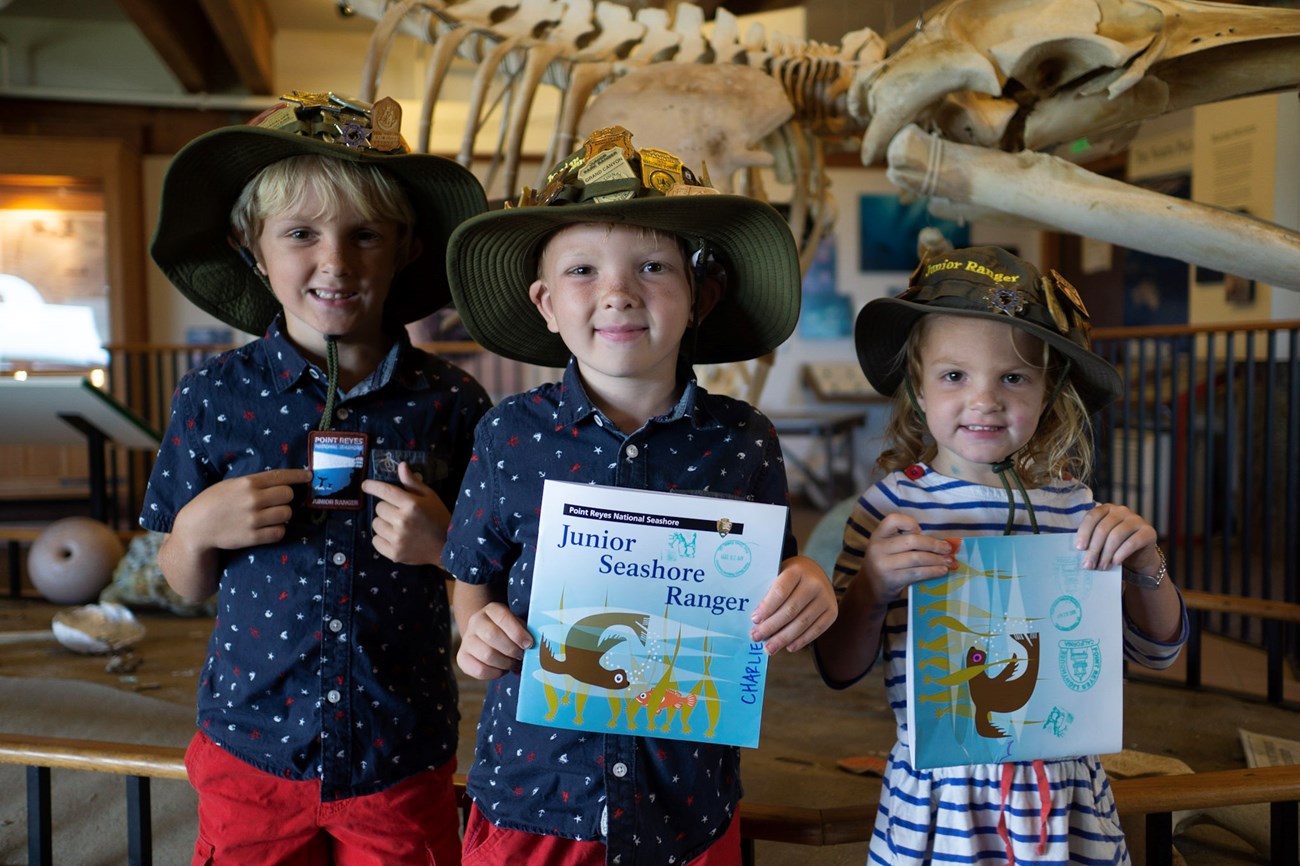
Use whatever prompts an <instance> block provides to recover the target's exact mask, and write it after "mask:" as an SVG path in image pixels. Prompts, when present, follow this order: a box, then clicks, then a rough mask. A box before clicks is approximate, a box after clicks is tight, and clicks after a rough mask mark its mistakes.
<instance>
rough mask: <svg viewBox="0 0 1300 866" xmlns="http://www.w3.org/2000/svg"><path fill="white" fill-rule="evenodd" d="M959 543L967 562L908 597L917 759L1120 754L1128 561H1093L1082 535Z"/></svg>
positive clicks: (923, 764) (927, 762) (910, 700)
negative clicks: (1077, 544) (1101, 565)
mask: <svg viewBox="0 0 1300 866" xmlns="http://www.w3.org/2000/svg"><path fill="white" fill-rule="evenodd" d="M954 542H960V547H958V549H957V551H956V554H955V556H956V560H957V567H956V569H955V570H954V571H951V572H949V574H948V575H946V576H944V577H938V578H934V579H932V580H924V581H920V582H919V583H915V584H913V585H912V588H911V592H910V593H909V595H908V668H907V671H908V676H907V716H908V719H907V721H908V731H909V733H910V736H911V748H912V764H913V766H915V767H916V768H918V769H932V768H935V767H951V766H960V765H964V764H988V763H1002V762H1006V761H1031V760H1035V759H1038V758H1062V757H1072V756H1078V755H1092V754H1106V753H1109V752H1117V751H1119V750H1120V749H1121V748H1122V745H1123V744H1122V727H1123V692H1122V688H1123V682H1122V678H1123V665H1122V662H1123V643H1122V641H1123V636H1122V621H1121V618H1120V617H1121V614H1120V569H1119V567H1118V566H1116V567H1114V568H1111V569H1108V570H1106V571H1092V570H1088V569H1085V568H1083V565H1082V562H1083V553H1082V552H1081V551H1078V550H1075V549H1074V534H1073V533H1069V534H1061V535H1023V536H982V537H977V538H962V539H954Z"/></svg>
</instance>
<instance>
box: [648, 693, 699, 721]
mask: <svg viewBox="0 0 1300 866" xmlns="http://www.w3.org/2000/svg"><path fill="white" fill-rule="evenodd" d="M695 701H696V696H695V695H694V694H693V693H692V694H689V695H684V694H682V693H681V692H679V691H674V690H673V689H665V690H664V693H663V697H661V698H660V699H659V703H658V704H657V705H656V706H655V707H654V708H653V709H651V710H650V715H651V717H653V716H656V715H658V713H659V711H660V710H662V709H664V708H665V707H666V708H668V709H670V710H680V709H681V708H682V707H693V706H695ZM636 702H637V703H638V704H640V705H641V706H643V707H647V708H648V707H649V706H650V693H649V692H642V693H641V694H639V695H637V696H636Z"/></svg>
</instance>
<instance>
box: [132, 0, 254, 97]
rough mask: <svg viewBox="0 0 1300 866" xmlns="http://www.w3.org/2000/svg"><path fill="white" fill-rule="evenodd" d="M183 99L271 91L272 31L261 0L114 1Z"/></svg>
mask: <svg viewBox="0 0 1300 866" xmlns="http://www.w3.org/2000/svg"><path fill="white" fill-rule="evenodd" d="M117 5H118V7H119V8H120V9H121V10H122V12H123V13H124V14H125V15H126V16H127V17H128V18H130V19H131V22H132V23H133V24H134V25H135V26H136V27H137V28H138V29H139V31H140V33H141V34H142V35H143V36H144V37H145V39H147V40H148V42H149V44H150V45H152V46H153V48H154V50H155V51H157V52H158V56H159V57H161V58H162V61H163V62H164V63H165V64H167V68H168V69H170V70H171V71H172V74H173V75H175V76H176V79H177V81H179V82H180V84H181V86H182V87H183V88H185V90H186V91H187V92H189V93H225V92H228V91H229V90H230V89H231V88H232V87H234V86H242V87H244V88H245V89H247V90H248V92H249V93H253V94H266V93H270V92H271V90H272V80H273V76H272V67H273V65H274V64H273V61H272V58H273V55H272V45H271V39H272V37H273V36H274V35H275V25H274V24H273V23H272V21H271V13H270V12H269V11H268V9H267V6H266V2H265V0H201V2H199V3H194V2H192V0H183V2H177V0H117Z"/></svg>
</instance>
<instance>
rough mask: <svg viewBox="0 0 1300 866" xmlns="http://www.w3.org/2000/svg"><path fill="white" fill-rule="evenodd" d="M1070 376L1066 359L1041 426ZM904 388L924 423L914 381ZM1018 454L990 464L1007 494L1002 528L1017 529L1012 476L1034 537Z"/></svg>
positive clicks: (1036, 531) (1035, 520)
mask: <svg viewBox="0 0 1300 866" xmlns="http://www.w3.org/2000/svg"><path fill="white" fill-rule="evenodd" d="M1069 376H1070V359H1069V358H1066V359H1065V369H1064V370H1062V371H1061V375H1060V376H1058V377H1057V380H1056V384H1055V385H1054V386H1053V387H1052V393H1051V394H1050V395H1049V396H1048V398H1047V402H1045V403H1044V404H1043V411H1042V413H1041V414H1040V415H1039V416H1038V421H1039V423H1040V424H1041V423H1042V420H1043V419H1044V418H1046V417H1047V410H1048V409H1050V408H1051V407H1052V404H1053V403H1054V402H1056V398H1057V396H1058V395H1059V394H1060V393H1061V388H1062V387H1064V385H1065V380H1066V379H1067V378H1069ZM903 387H904V389H905V390H906V392H907V400H908V402H909V403H911V404H912V408H913V409H914V410H915V411H916V414H917V415H919V416H920V417H921V421H922V422H923V423H924V422H925V410H924V409H922V408H921V404H920V403H919V402H917V399H916V392H915V391H914V390H912V381H911V380H910V379H908V378H906V377H904V378H903ZM1018 453H1019V449H1017V450H1016V451H1013V452H1011V453H1010V454H1008V455H1007V456H1006V457H1004V458H1002V459H1001V460H999V461H997V462H996V463H990V464H989V467H990V468H992V470H993V474H994V475H996V476H997V477H998V480H999V481H1001V482H1002V488H1003V489H1004V490H1006V492H1007V523H1006V526H1004V527H1002V534H1003V535H1010V534H1011V530H1012V529H1013V528H1014V527H1015V523H1016V496H1015V494H1014V493H1012V491H1011V482H1009V481H1007V476H1008V475H1010V476H1011V480H1012V481H1014V482H1016V488H1017V489H1018V490H1019V491H1020V496H1021V498H1022V499H1024V501H1025V511H1026V512H1028V514H1029V527H1030V531H1031V532H1033V534H1034V535H1038V534H1039V529H1038V516H1037V515H1036V514H1034V503H1032V502H1030V501H1029V492H1028V491H1027V490H1025V484H1024V482H1023V481H1021V480H1020V473H1018V472H1016V463H1015V456H1016V454H1018Z"/></svg>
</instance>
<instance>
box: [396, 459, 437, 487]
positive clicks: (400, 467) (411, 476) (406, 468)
mask: <svg viewBox="0 0 1300 866" xmlns="http://www.w3.org/2000/svg"><path fill="white" fill-rule="evenodd" d="M397 480H398V481H400V482H402V486H403V487H405V488H406V489H407V490H416V491H426V490H428V489H429V485H427V484H425V483H424V476H423V475H421V474H420V473H419V472H416V471H415V470H413V469H411V467H410V465H409V464H408V463H407V462H406V461H405V460H403V461H402V462H401V463H399V464H397Z"/></svg>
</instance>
